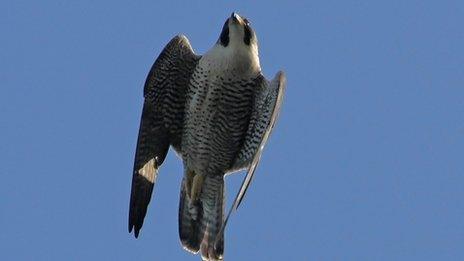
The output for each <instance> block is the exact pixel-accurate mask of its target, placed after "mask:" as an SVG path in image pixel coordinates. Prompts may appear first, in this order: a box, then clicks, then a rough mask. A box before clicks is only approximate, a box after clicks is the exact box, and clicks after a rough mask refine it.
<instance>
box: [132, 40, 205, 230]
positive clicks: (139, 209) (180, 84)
mask: <svg viewBox="0 0 464 261" xmlns="http://www.w3.org/2000/svg"><path fill="white" fill-rule="evenodd" d="M199 58H200V57H199V56H197V55H195V53H194V52H193V49H192V47H191V46H190V43H189V41H188V39H187V38H186V37H185V36H182V35H180V36H176V37H174V38H173V39H172V40H171V41H170V42H169V43H168V44H167V45H166V47H165V48H164V49H163V51H162V52H161V54H160V55H159V57H158V58H157V59H156V61H155V63H154V64H153V66H152V68H151V69H150V72H149V73H148V76H147V79H146V81H145V86H144V91H143V92H144V98H145V100H144V105H143V110H142V117H141V120H140V129H139V135H138V139H137V148H136V152H135V160H134V170H133V175H132V189H131V198H130V206H129V224H128V225H129V232H132V229H134V235H135V237H138V234H139V231H140V229H141V228H142V225H143V220H144V218H145V215H146V212H147V207H148V204H149V203H150V198H151V194H152V192H153V187H154V184H155V182H156V177H157V173H158V167H159V166H160V165H161V164H162V163H163V161H164V159H165V157H166V154H167V152H168V149H169V145H172V146H173V147H174V148H175V149H176V150H180V144H181V137H182V123H183V117H184V106H183V105H184V104H185V94H186V90H187V87H188V82H189V79H190V76H191V74H192V73H193V70H194V68H195V66H196V64H197V62H198V60H199Z"/></svg>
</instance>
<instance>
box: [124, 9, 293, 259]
mask: <svg viewBox="0 0 464 261" xmlns="http://www.w3.org/2000/svg"><path fill="white" fill-rule="evenodd" d="M285 86H286V77H285V74H284V72H283V71H278V72H277V74H276V75H275V77H274V78H273V79H272V80H267V79H266V78H265V76H264V75H263V73H262V71H261V65H260V62H259V55H258V39H257V36H256V33H255V31H254V30H253V28H252V27H251V25H250V22H249V21H248V19H247V18H245V17H241V16H240V15H239V14H238V13H236V12H233V13H232V14H231V16H230V17H228V18H227V19H226V21H225V23H224V25H223V27H222V30H221V34H220V36H219V39H218V40H217V42H216V43H215V44H214V45H213V46H212V48H211V49H209V50H208V51H207V52H206V53H204V54H203V55H197V54H195V52H194V50H193V48H192V46H191V45H190V42H189V40H188V39H187V37H186V36H184V35H177V36H175V37H174V38H173V39H172V40H171V41H170V42H169V43H168V44H167V45H166V46H165V47H164V49H163V50H162V52H161V53H160V55H159V56H158V58H157V59H156V61H155V62H154V64H153V66H152V67H151V69H150V71H149V73H148V76H147V79H146V81H145V85H144V89H143V96H144V102H143V109H142V115H141V120H140V128H139V133H138V139H137V145H136V151H135V160H134V169H133V175H132V187H131V195H130V206H129V222H128V223H129V224H128V225H129V233H131V232H132V231H134V236H135V238H137V237H138V236H139V233H140V230H141V228H142V225H143V221H144V218H145V215H146V213H147V208H148V205H149V203H150V199H151V195H152V192H153V188H154V184H155V183H156V179H157V176H158V169H159V167H160V166H161V165H162V164H163V161H164V160H165V158H166V155H167V153H168V150H169V148H170V147H172V148H173V149H174V151H175V152H176V154H177V155H178V156H179V157H180V159H182V163H183V169H184V171H183V172H184V173H183V178H182V183H181V186H180V200H179V215H178V219H179V237H180V241H181V244H182V246H183V248H184V249H185V250H187V251H189V252H191V253H194V254H198V253H201V258H202V260H223V259H224V228H225V226H226V223H227V220H228V219H229V217H230V214H231V213H232V212H233V211H234V210H236V209H237V208H238V207H239V205H240V203H241V201H242V199H243V197H244V195H245V193H246V191H247V188H248V186H249V185H250V183H251V181H252V178H253V174H254V172H255V170H256V167H257V165H258V163H259V161H260V158H261V155H262V151H263V148H264V145H265V144H266V142H267V140H268V138H269V135H270V133H271V131H272V129H273V127H274V125H275V122H276V120H277V118H278V114H279V111H280V108H281V104H282V100H283V94H284V90H285ZM241 170H245V171H246V175H245V177H244V180H243V182H242V185H241V187H240V189H239V191H238V193H237V196H236V197H235V200H234V202H233V205H232V207H231V208H230V210H229V212H228V214H227V215H225V185H224V177H225V176H226V175H228V174H230V173H233V172H237V171H241Z"/></svg>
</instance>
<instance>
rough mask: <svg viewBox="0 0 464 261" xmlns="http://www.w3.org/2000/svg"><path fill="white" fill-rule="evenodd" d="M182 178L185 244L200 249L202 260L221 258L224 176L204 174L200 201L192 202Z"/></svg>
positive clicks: (181, 223) (192, 249)
mask: <svg viewBox="0 0 464 261" xmlns="http://www.w3.org/2000/svg"><path fill="white" fill-rule="evenodd" d="M184 182H186V178H184V181H183V182H182V183H183V185H182V188H181V197H180V204H179V235H180V239H181V242H182V245H183V246H184V248H186V249H187V250H189V251H190V252H193V253H197V252H198V251H200V252H201V257H202V259H203V260H211V261H212V260H222V259H223V254H224V233H221V235H220V238H217V235H218V233H219V230H220V228H221V226H222V223H223V221H224V176H223V175H214V176H206V177H205V178H204V181H203V184H202V188H201V193H200V196H199V199H198V200H197V202H196V203H195V202H191V200H190V198H189V197H188V196H187V193H186V189H185V188H186V186H184Z"/></svg>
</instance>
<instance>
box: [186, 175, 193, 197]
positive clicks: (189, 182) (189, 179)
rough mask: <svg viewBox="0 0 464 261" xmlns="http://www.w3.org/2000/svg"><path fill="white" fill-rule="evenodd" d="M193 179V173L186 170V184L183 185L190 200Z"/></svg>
mask: <svg viewBox="0 0 464 261" xmlns="http://www.w3.org/2000/svg"><path fill="white" fill-rule="evenodd" d="M194 177H195V172H193V171H191V170H187V182H186V183H185V190H186V191H187V196H188V197H189V198H190V199H191V198H192V183H193V178H194Z"/></svg>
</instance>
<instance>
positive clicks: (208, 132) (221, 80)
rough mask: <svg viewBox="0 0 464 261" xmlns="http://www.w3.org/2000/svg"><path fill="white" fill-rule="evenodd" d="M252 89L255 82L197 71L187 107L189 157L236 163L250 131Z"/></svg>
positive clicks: (191, 83)
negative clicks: (220, 159)
mask: <svg viewBox="0 0 464 261" xmlns="http://www.w3.org/2000/svg"><path fill="white" fill-rule="evenodd" d="M253 86H254V84H253V80H252V79H244V78H241V77H238V76H237V75H234V74H233V73H229V74H228V73H222V74H221V73H211V71H208V70H204V69H201V68H199V69H197V70H196V71H195V73H194V75H193V77H192V80H191V82H190V88H189V93H188V95H187V104H186V110H187V111H186V117H185V134H186V135H185V136H184V138H185V139H184V141H185V142H186V144H185V148H186V150H187V151H186V152H187V154H190V155H191V157H202V158H204V159H203V160H208V159H212V158H214V157H218V158H222V159H224V160H225V161H231V160H233V158H234V157H235V154H236V153H237V151H238V150H239V149H240V146H241V145H242V143H243V137H244V136H245V133H246V131H247V128H248V124H249V119H250V116H251V110H252V102H253ZM196 160H201V159H199V158H198V159H196ZM196 160H195V161H196Z"/></svg>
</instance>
